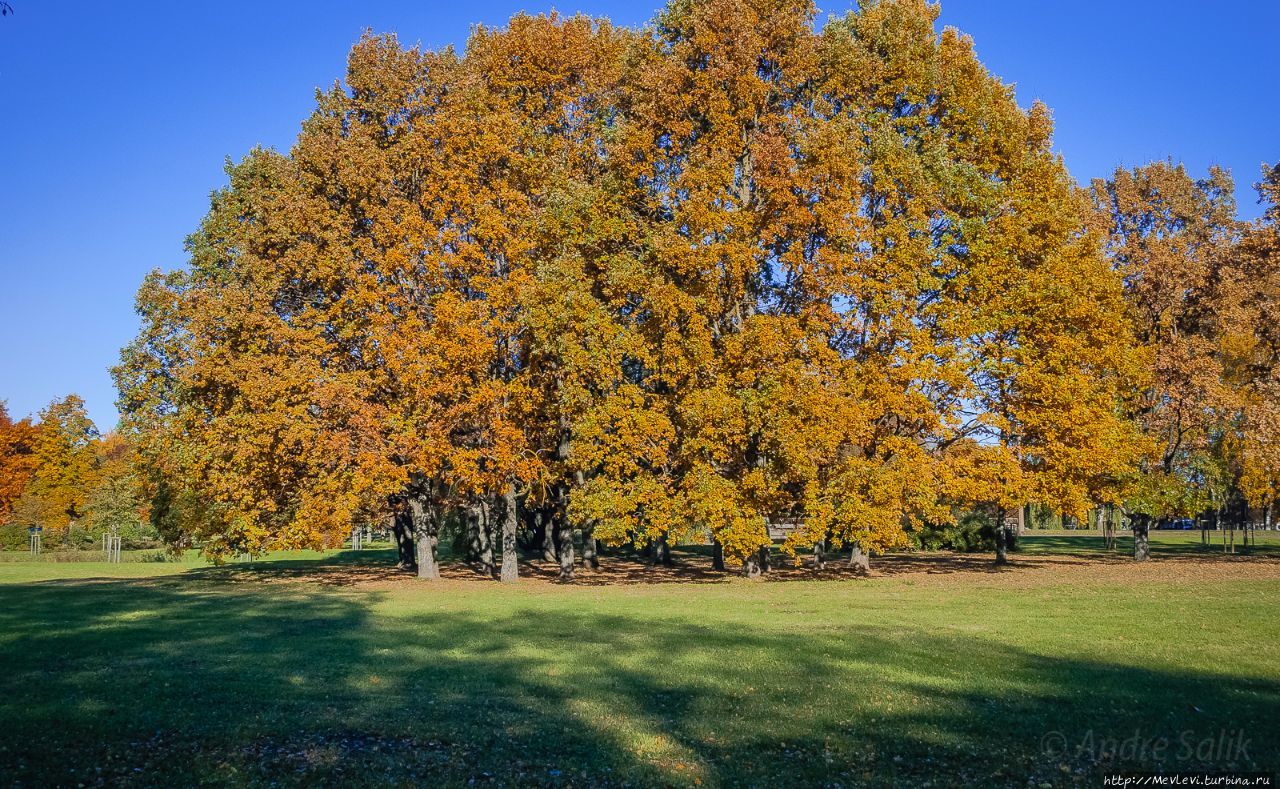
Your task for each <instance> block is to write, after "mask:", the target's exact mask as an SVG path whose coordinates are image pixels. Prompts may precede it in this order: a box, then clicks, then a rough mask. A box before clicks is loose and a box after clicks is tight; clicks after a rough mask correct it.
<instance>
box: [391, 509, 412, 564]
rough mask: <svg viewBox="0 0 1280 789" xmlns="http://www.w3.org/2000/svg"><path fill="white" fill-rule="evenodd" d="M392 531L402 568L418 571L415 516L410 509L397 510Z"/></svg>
mask: <svg viewBox="0 0 1280 789" xmlns="http://www.w3.org/2000/svg"><path fill="white" fill-rule="evenodd" d="M391 533H392V534H393V535H394V536H395V540H396V553H397V555H398V558H399V561H398V564H397V566H398V567H399V568H400V569H401V570H410V571H413V572H417V570H418V567H417V561H418V557H417V552H416V547H415V545H414V540H413V518H412V516H410V514H409V513H408V511H401V512H397V513H396V514H395V515H394V516H393V517H392V520H391Z"/></svg>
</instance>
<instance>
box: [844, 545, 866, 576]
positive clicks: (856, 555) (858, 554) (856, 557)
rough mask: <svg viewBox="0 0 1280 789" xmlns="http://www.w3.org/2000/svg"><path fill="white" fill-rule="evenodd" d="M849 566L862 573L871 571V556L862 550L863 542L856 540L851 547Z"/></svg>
mask: <svg viewBox="0 0 1280 789" xmlns="http://www.w3.org/2000/svg"><path fill="white" fill-rule="evenodd" d="M849 566H850V567H852V568H853V569H854V570H856V571H857V572H860V573H869V572H871V557H869V556H867V555H866V554H865V553H863V552H862V543H859V542H855V543H854V544H853V547H851V548H850V549H849Z"/></svg>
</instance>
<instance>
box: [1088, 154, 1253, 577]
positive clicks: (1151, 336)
mask: <svg viewBox="0 0 1280 789" xmlns="http://www.w3.org/2000/svg"><path fill="white" fill-rule="evenodd" d="M1093 191H1094V196H1095V200H1096V201H1097V204H1098V206H1099V208H1100V210H1101V211H1102V212H1103V213H1104V215H1105V216H1106V217H1107V218H1108V220H1109V225H1110V232H1109V237H1108V245H1107V249H1108V253H1109V255H1110V258H1111V260H1112V264H1113V266H1114V267H1115V269H1116V271H1117V272H1119V274H1120V276H1121V278H1122V280H1123V283H1124V288H1125V297H1126V301H1127V302H1128V307H1129V314H1130V316H1131V319H1132V321H1133V323H1134V326H1135V331H1136V334H1137V339H1138V341H1139V342H1140V343H1141V344H1142V346H1143V347H1144V348H1145V349H1147V352H1148V354H1149V355H1150V360H1151V361H1150V375H1149V377H1148V383H1147V385H1146V386H1144V387H1143V388H1142V391H1141V392H1140V395H1139V398H1138V399H1137V401H1136V404H1135V406H1134V409H1135V410H1134V419H1135V420H1136V422H1137V424H1138V426H1139V427H1140V429H1141V430H1142V432H1143V434H1144V435H1145V436H1146V437H1147V438H1148V439H1149V440H1150V441H1151V442H1153V444H1154V452H1153V453H1152V454H1151V455H1150V456H1149V457H1148V458H1147V459H1146V460H1145V461H1144V462H1143V464H1142V467H1141V470H1140V471H1141V473H1140V474H1138V475H1137V476H1136V477H1134V478H1133V479H1132V481H1131V486H1130V489H1129V492H1128V496H1127V499H1126V502H1125V507H1126V509H1127V514H1128V516H1129V519H1130V522H1131V523H1132V526H1133V531H1134V546H1135V547H1134V553H1135V558H1137V559H1145V558H1147V556H1148V554H1149V549H1148V547H1147V532H1148V529H1149V528H1150V527H1151V525H1152V524H1153V523H1156V522H1158V521H1161V520H1164V519H1168V518H1173V517H1178V516H1183V517H1186V516H1194V515H1195V514H1197V513H1198V512H1200V511H1201V510H1202V509H1204V507H1205V504H1206V501H1207V500H1206V491H1205V487H1204V485H1203V484H1201V483H1202V478H1201V475H1200V473H1199V469H1201V468H1202V467H1204V465H1205V457H1206V455H1207V454H1208V453H1211V451H1212V450H1211V445H1212V443H1213V439H1214V436H1215V431H1217V430H1219V429H1220V426H1221V420H1222V417H1223V415H1224V414H1225V413H1226V412H1228V411H1230V410H1231V408H1232V405H1233V392H1232V391H1231V390H1230V389H1229V388H1228V387H1227V386H1226V385H1225V382H1224V379H1223V367H1222V357H1221V355H1220V350H1221V348H1220V344H1219V342H1220V339H1221V332H1220V330H1219V328H1218V325H1217V322H1216V320H1215V318H1214V315H1215V313H1216V312H1217V311H1218V310H1219V309H1221V308H1222V307H1224V306H1225V305H1226V304H1227V303H1229V301H1230V300H1229V299H1226V300H1224V299H1223V298H1221V295H1222V294H1221V273H1222V271H1223V270H1224V254H1225V251H1226V250H1227V249H1228V245H1229V243H1230V241H1231V239H1232V237H1233V235H1234V234H1235V231H1236V226H1235V220H1234V210H1235V206H1234V201H1233V200H1232V197H1231V194H1232V183H1231V179H1230V176H1229V175H1228V174H1227V173H1226V172H1225V171H1222V170H1220V169H1216V168H1215V169H1212V170H1211V171H1210V173H1209V175H1208V177H1207V178H1205V179H1201V180H1195V179H1193V178H1191V176H1189V175H1188V174H1187V172H1186V170H1185V169H1184V168H1183V167H1181V166H1180V165H1176V166H1175V165H1173V164H1170V163H1167V162H1155V163H1152V164H1150V165H1146V166H1144V167H1138V168H1135V169H1133V170H1123V169H1121V170H1117V171H1116V173H1115V175H1114V176H1113V177H1112V179H1111V180H1110V181H1106V182H1103V181H1096V182H1095V183H1094V187H1093Z"/></svg>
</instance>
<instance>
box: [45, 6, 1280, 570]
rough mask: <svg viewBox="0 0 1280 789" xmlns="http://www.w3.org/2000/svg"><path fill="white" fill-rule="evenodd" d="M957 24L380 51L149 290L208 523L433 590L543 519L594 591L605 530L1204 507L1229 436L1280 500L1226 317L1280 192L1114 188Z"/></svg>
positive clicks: (899, 10)
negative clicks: (354, 532)
mask: <svg viewBox="0 0 1280 789" xmlns="http://www.w3.org/2000/svg"><path fill="white" fill-rule="evenodd" d="M937 15H938V9H937V7H936V6H931V5H929V4H927V3H926V2H923V0H882V1H881V2H870V1H867V2H861V3H860V4H859V5H858V7H857V9H856V10H855V11H853V12H850V13H848V14H845V15H843V16H839V17H834V18H832V19H831V20H829V21H827V22H826V23H825V24H822V25H818V24H817V23H816V17H817V10H816V9H815V8H814V6H813V5H812V4H811V3H809V2H806V1H805V0H673V2H671V3H670V4H669V5H668V6H667V7H666V8H665V9H664V10H662V11H661V12H660V13H659V14H658V16H657V17H656V18H655V20H654V21H653V22H652V23H651V24H650V25H649V26H647V27H645V28H643V29H640V30H631V29H624V28H618V27H615V26H613V25H611V24H609V23H608V22H605V21H603V20H594V19H590V18H587V17H583V16H572V17H563V16H559V15H556V14H551V15H547V16H528V15H518V16H516V17H514V18H513V19H512V20H511V21H510V23H509V24H508V25H507V26H506V27H504V28H501V29H491V28H486V27H479V28H477V29H476V30H475V31H474V33H473V35H472V37H471V40H470V41H469V42H468V44H467V46H466V48H465V49H464V50H463V51H462V52H454V51H453V50H451V49H444V50H441V51H423V50H421V49H418V48H413V49H406V48H404V47H402V46H401V45H400V44H399V42H398V41H397V40H396V38H395V37H394V36H376V35H372V34H370V35H366V36H365V37H364V38H362V39H361V40H360V42H359V43H358V44H356V46H355V47H354V48H353V49H352V51H351V54H350V57H349V59H348V67H347V74H346V78H345V81H344V82H343V83H340V84H335V85H334V86H332V87H331V88H330V89H328V90H325V91H321V92H320V93H319V94H318V95H317V100H316V107H315V109H314V111H313V112H312V114H311V116H310V117H309V118H307V119H306V120H305V121H304V122H303V124H302V130H301V133H300V134H299V137H298V139H297V141H296V143H295V144H294V146H293V147H292V149H291V150H290V151H289V152H287V153H279V152H275V151H270V150H255V151H253V152H251V153H250V154H249V155H248V156H247V157H245V158H244V159H243V160H242V161H240V162H238V163H235V164H231V165H229V166H228V168H227V173H228V179H229V182H228V185H227V186H226V187H225V188H223V189H221V190H219V191H218V192H217V193H216V194H215V195H214V196H213V199H212V203H211V206H210V211H209V213H208V215H207V216H206V217H205V219H204V221H203V222H202V224H201V226H200V228H199V229H198V230H197V231H196V232H195V233H194V234H193V235H192V236H191V237H190V239H189V241H188V250H189V253H190V261H189V264H188V265H187V266H186V267H184V268H181V269H178V270H177V271H174V272H171V273H167V274H161V273H155V274H153V275H151V276H150V277H149V278H148V279H147V281H146V282H145V283H144V285H143V287H142V289H141V291H140V292H139V295H138V310H139V313H140V314H141V316H142V321H143V326H142V330H141V333H140V334H139V336H138V338H137V339H136V340H135V341H134V342H133V343H132V344H131V345H130V346H129V347H128V348H127V349H126V350H125V351H124V353H123V357H122V360H121V364H120V365H119V367H118V368H117V369H116V376H117V381H118V384H119V388H120V393H121V406H122V409H123V411H124V413H125V416H126V421H125V424H126V428H127V429H128V430H129V432H130V435H131V438H132V440H134V441H135V442H136V444H137V451H138V453H139V458H140V462H141V463H143V465H145V466H146V467H147V468H148V469H149V470H150V475H151V485H152V488H153V489H154V490H155V491H156V492H157V495H158V496H160V497H161V498H162V499H163V501H164V506H163V507H162V508H160V509H161V510H162V513H161V515H160V516H159V519H160V521H163V522H164V523H165V524H167V525H166V526H165V528H166V529H167V532H166V533H167V534H169V535H170V537H171V538H172V539H174V540H176V541H179V542H196V543H199V544H200V545H201V546H203V547H204V549H205V550H206V551H207V552H208V553H210V554H211V555H213V556H215V557H217V556H227V555H231V554H234V553H240V552H250V553H255V552H261V551H265V550H270V549H274V548H285V547H304V546H305V547H322V546H326V545H333V544H335V543H337V542H339V541H341V539H342V538H343V535H345V534H346V533H347V532H348V531H349V530H350V529H351V527H352V525H353V524H356V523H360V522H364V521H367V520H369V519H377V518H386V517H390V518H394V519H395V522H396V523H397V526H398V528H399V529H402V530H403V531H404V532H405V533H406V534H407V535H408V536H409V537H411V538H412V539H414V540H416V542H417V545H418V549H419V550H418V553H417V555H416V561H417V563H418V565H419V568H420V571H422V572H423V573H424V574H428V575H429V574H431V573H433V572H434V570H433V568H434V546H435V544H436V541H437V540H438V538H439V535H440V534H441V529H442V527H443V525H444V524H445V523H446V522H451V523H459V524H463V529H464V531H465V532H466V534H467V540H468V549H469V551H470V552H471V553H472V555H473V558H475V559H476V560H477V561H479V562H481V564H482V565H483V566H485V567H486V569H488V571H490V572H493V571H496V569H497V564H498V562H497V561H495V560H494V559H493V555H494V551H495V550H496V551H498V552H500V554H501V562H500V563H501V567H502V570H501V573H502V576H503V578H504V579H509V578H514V577H515V574H516V547H517V541H518V538H519V534H521V533H522V532H525V531H528V530H530V529H533V530H536V531H539V532H540V533H543V534H545V535H547V540H548V544H549V545H552V546H556V545H558V546H559V547H558V548H554V547H553V549H552V550H553V552H558V553H559V554H560V555H561V558H562V566H563V567H564V573H565V575H566V577H568V576H571V574H572V571H573V570H572V568H573V558H572V550H573V548H572V546H573V542H572V534H573V532H574V531H579V532H580V533H582V534H584V535H586V536H587V537H588V539H589V540H592V541H593V540H595V539H599V540H603V541H605V542H606V543H612V544H620V543H634V544H637V545H640V546H649V547H650V548H651V549H652V550H654V551H657V552H659V553H660V552H661V551H663V550H666V549H667V548H668V547H669V546H670V545H672V544H675V543H679V542H688V541H705V540H708V539H710V540H711V541H713V542H714V544H715V545H716V546H717V550H718V551H719V552H721V553H722V554H723V555H725V556H727V557H729V558H730V559H731V560H733V561H736V562H740V563H741V564H742V566H743V568H744V570H745V571H747V572H754V571H756V570H758V569H761V567H760V566H761V564H762V558H763V557H760V556H759V552H760V551H761V549H764V548H766V547H767V546H769V545H770V544H771V537H770V532H769V525H770V524H778V523H787V524H790V525H791V528H790V529H789V531H788V536H787V538H786V541H785V543H784V550H787V551H792V552H794V551H797V550H800V549H809V548H819V549H825V548H826V547H842V546H843V547H856V548H857V549H859V550H864V551H882V550H887V549H889V548H893V547H896V546H900V545H902V544H904V543H905V541H906V535H907V531H908V530H910V529H912V528H915V527H918V526H920V525H922V524H938V523H946V522H950V521H951V520H953V519H954V518H955V516H956V513H957V512H958V511H960V510H961V509H962V508H970V509H972V508H978V509H981V510H984V511H987V512H989V513H991V515H992V516H993V517H994V518H995V519H996V520H997V523H1001V522H1003V521H1004V520H1005V518H1006V517H1007V516H1008V515H1009V514H1010V513H1013V512H1021V510H1022V508H1023V507H1024V506H1025V505H1027V504H1028V503H1030V502H1033V501H1034V502H1039V503H1042V504H1046V505H1048V506H1050V507H1052V508H1054V509H1056V510H1058V511H1061V512H1066V513H1070V514H1073V515H1076V516H1078V517H1082V516H1083V515H1084V513H1085V512H1086V511H1087V510H1088V509H1089V508H1090V507H1093V506H1096V505H1098V504H1102V503H1109V504H1121V503H1124V504H1125V505H1126V506H1130V507H1134V508H1136V509H1135V511H1140V512H1143V513H1148V514H1150V515H1151V516H1152V517H1159V516H1163V515H1166V514H1171V513H1175V512H1182V511H1185V510H1187V509H1188V507H1190V506H1191V505H1190V504H1188V503H1186V502H1187V501H1189V499H1187V496H1188V495H1191V494H1190V493H1188V491H1193V490H1195V489H1198V487H1197V486H1198V485H1199V483H1200V481H1201V479H1202V478H1203V476H1204V475H1205V474H1206V473H1207V472H1206V468H1207V466H1206V465H1205V463H1206V461H1204V460H1203V457H1207V455H1206V454H1205V452H1206V451H1207V448H1209V447H1210V446H1211V445H1212V446H1228V445H1229V446H1230V447H1231V451H1230V453H1228V454H1230V456H1231V457H1233V458H1237V459H1238V465H1239V469H1240V470H1239V472H1238V476H1239V478H1240V479H1242V480H1247V482H1246V483H1244V484H1245V485H1246V488H1247V489H1248V490H1249V491H1250V495H1251V496H1253V497H1255V498H1258V500H1261V499H1262V498H1266V500H1267V501H1270V498H1269V497H1270V496H1271V495H1272V493H1271V491H1273V490H1274V482H1275V474H1274V473H1273V471H1274V470H1275V469H1276V465H1275V462H1274V456H1275V455H1276V454H1277V453H1280V450H1277V446H1280V439H1276V438H1274V437H1273V435H1272V434H1273V433H1275V429H1276V428H1275V426H1276V425H1277V424H1280V421H1278V420H1277V417H1276V415H1275V413H1274V411H1275V409H1274V407H1273V406H1272V401H1273V400H1274V394H1275V392H1276V391H1277V389H1280V384H1276V383H1275V381H1274V367H1275V366H1274V364H1273V363H1272V359H1271V357H1272V356H1274V351H1275V348H1276V345H1275V343H1274V342H1272V340H1273V339H1276V338H1272V337H1271V336H1270V334H1272V333H1274V332H1273V331H1272V330H1271V329H1270V328H1261V327H1259V328H1257V329H1253V330H1250V331H1243V332H1242V331H1241V327H1242V326H1253V325H1256V324H1253V323H1248V322H1247V321H1246V322H1242V321H1241V320H1238V319H1235V318H1230V317H1229V316H1226V315H1224V314H1221V313H1216V314H1215V313H1213V311H1212V310H1209V309H1207V305H1208V303H1209V301H1210V300H1221V299H1224V298H1230V299H1231V300H1232V303H1238V304H1240V305H1242V306H1241V308H1242V309H1248V310H1255V311H1261V312H1263V313H1266V314H1268V315H1269V314H1273V313H1272V312H1270V311H1272V310H1273V309H1274V307H1273V306H1272V305H1273V303H1274V302H1273V299H1274V297H1275V293H1276V284H1277V282H1276V275H1275V274H1274V273H1272V272H1273V271H1274V269H1275V266H1276V260H1275V248H1276V247H1275V219H1276V217H1275V216H1274V208H1273V209H1272V211H1271V212H1269V213H1268V218H1267V219H1265V220H1264V221H1262V222H1259V223H1257V224H1256V225H1254V226H1251V227H1249V228H1243V227H1241V226H1240V225H1239V224H1238V223H1236V222H1235V220H1234V214H1233V211H1232V206H1230V204H1229V200H1228V198H1227V197H1226V195H1227V194H1229V191H1228V190H1227V189H1226V186H1225V184H1224V181H1223V178H1224V176H1223V174H1221V173H1219V172H1217V171H1215V172H1214V173H1212V174H1211V175H1210V177H1209V179H1207V180H1205V181H1202V182H1192V181H1190V179H1188V178H1187V176H1186V175H1185V173H1183V172H1182V171H1181V170H1180V169H1178V168H1174V167H1171V166H1170V167H1166V166H1163V165H1157V166H1153V167H1151V168H1145V169H1140V170H1138V171H1132V172H1129V171H1121V172H1119V173H1117V175H1116V177H1115V178H1114V179H1112V180H1111V181H1109V182H1099V183H1098V184H1095V185H1094V186H1093V188H1092V189H1082V188H1080V187H1079V186H1077V185H1076V184H1075V182H1074V181H1073V180H1072V178H1071V177H1070V175H1069V174H1068V172H1067V169H1066V167H1065V165H1064V163H1063V161H1062V159H1061V158H1060V157H1059V156H1058V155H1056V154H1055V153H1054V152H1053V150H1052V122H1051V120H1050V112H1049V110H1048V109H1047V108H1046V107H1044V106H1043V105H1040V104H1035V105H1032V106H1031V107H1030V108H1027V109H1024V108H1022V107H1019V106H1018V104H1017V102H1016V101H1015V97H1014V92H1013V89H1012V87H1011V86H1010V85H1008V84H1006V83H1004V82H1002V81H1000V80H999V79H998V78H997V77H995V76H993V75H992V74H990V73H989V72H988V71H987V70H986V68H985V67H984V66H983V65H982V63H981V62H980V61H979V60H978V58H977V56H976V55H975V52H974V48H973V43H972V41H971V40H970V39H968V38H967V37H965V36H963V35H961V34H960V33H958V32H956V31H954V30H951V29H947V30H944V31H942V32H941V33H939V32H938V31H937V27H936V21H937ZM1275 183H1276V176H1275V172H1274V171H1272V172H1271V174H1270V175H1269V176H1268V180H1267V181H1266V184H1268V185H1267V186H1265V188H1264V190H1265V189H1270V190H1271V192H1269V194H1273V193H1274V191H1275ZM1239 238H1245V239H1246V240H1245V242H1244V243H1243V244H1242V246H1241V249H1242V250H1243V251H1242V252H1241V253H1240V254H1239V257H1238V262H1237V263H1234V264H1233V266H1234V267H1233V268H1230V269H1229V270H1230V272H1232V273H1231V274H1230V276H1228V275H1227V274H1225V273H1224V272H1227V271H1228V268H1224V267H1223V266H1222V265H1219V263H1220V261H1221V260H1223V255H1224V254H1226V253H1225V252H1224V250H1226V249H1228V248H1232V249H1234V247H1232V246H1231V244H1233V243H1234V241H1235V240H1237V239H1239ZM1232 254H1236V253H1234V252H1233V253H1232ZM1228 293H1230V294H1233V295H1231V296H1229V297H1228V296H1227V295H1224V294H1228ZM1253 314H1254V313H1251V315H1253ZM1232 409H1234V410H1232ZM1228 413H1230V414H1232V415H1233V416H1230V417H1229V418H1228ZM1224 420H1225V421H1224ZM1232 420H1234V421H1232ZM1211 425H1212V426H1211ZM1226 425H1233V426H1234V427H1233V428H1232V429H1227V427H1225V426H1226ZM1215 442H1216V443H1215ZM1219 456H1225V455H1222V454H1221V453H1220V454H1219ZM1197 475H1200V476H1197ZM1170 480H1172V482H1170ZM1157 500H1158V502H1157ZM1175 500H1176V502H1175ZM68 506H69V507H74V506H75V505H68ZM566 536H567V540H566ZM566 551H567V552H568V561H567V562H564V561H563V559H564V555H565V552H566Z"/></svg>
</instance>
